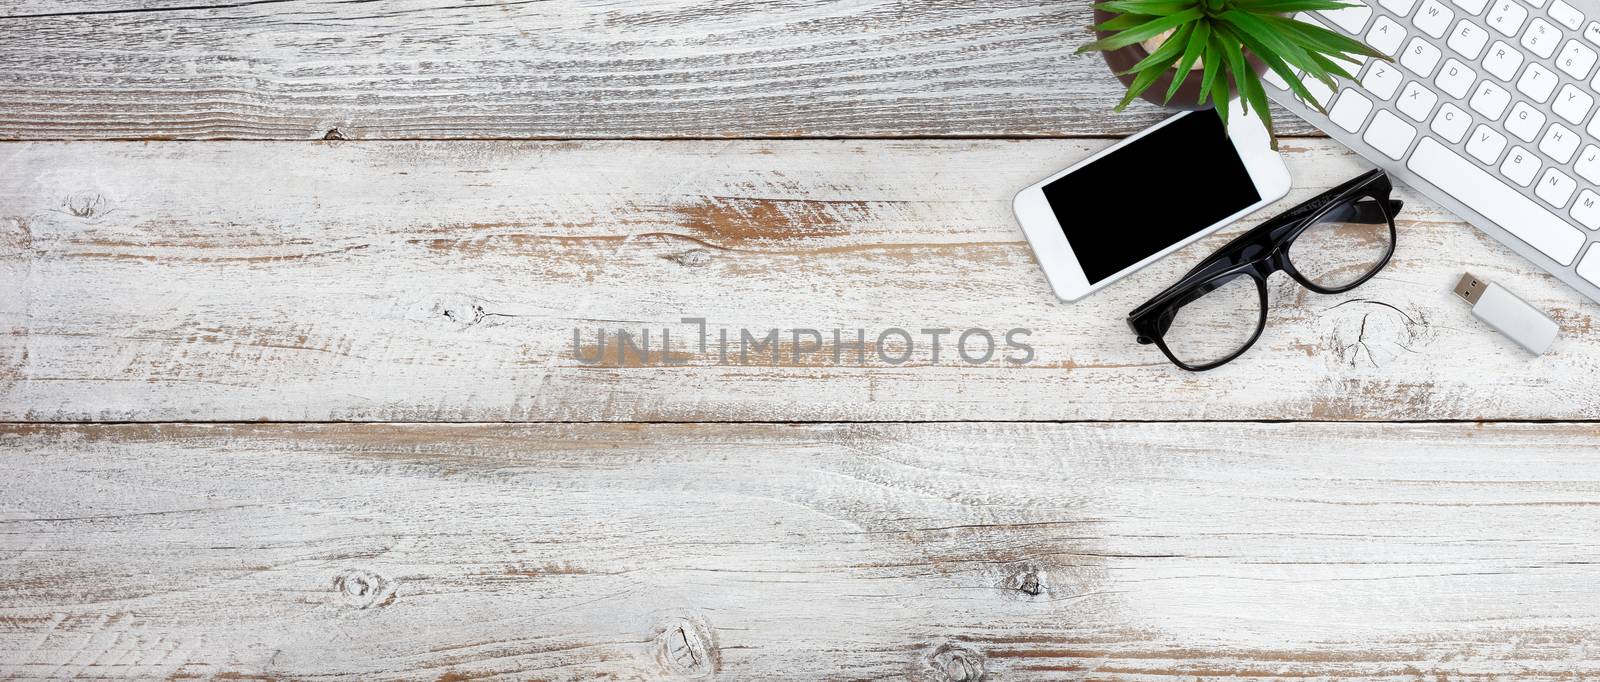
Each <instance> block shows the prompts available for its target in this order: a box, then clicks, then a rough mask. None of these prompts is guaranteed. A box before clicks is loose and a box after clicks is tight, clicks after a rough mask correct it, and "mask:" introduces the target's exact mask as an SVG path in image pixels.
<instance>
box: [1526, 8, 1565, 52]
mask: <svg viewBox="0 0 1600 682" xmlns="http://www.w3.org/2000/svg"><path fill="white" fill-rule="evenodd" d="M1558 40H1561V30H1560V29H1558V28H1556V27H1555V25H1554V24H1551V23H1550V22H1548V21H1545V20H1543V19H1540V18H1538V17H1534V19H1533V21H1532V22H1531V23H1529V24H1528V32H1527V33H1524V34H1522V46H1523V47H1526V48H1528V50H1529V51H1530V52H1533V53H1534V54H1536V55H1539V58H1540V59H1549V58H1550V55H1553V54H1555V53H1556V41H1558Z"/></svg>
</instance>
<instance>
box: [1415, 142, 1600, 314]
mask: <svg viewBox="0 0 1600 682" xmlns="http://www.w3.org/2000/svg"><path fill="white" fill-rule="evenodd" d="M1406 167H1407V168H1410V169H1411V171H1412V172H1413V173H1416V174H1417V176H1418V177H1420V178H1422V179H1423V180H1426V181H1428V182H1430V183H1432V184H1433V186H1434V187H1437V188H1439V189H1440V190H1441V191H1443V192H1444V193H1445V194H1448V195H1450V196H1452V197H1455V198H1456V200H1457V201H1460V202H1461V203H1463V204H1466V205H1467V206H1469V207H1471V208H1472V209H1473V210H1475V211H1477V212H1478V213H1480V214H1482V215H1483V217H1484V218H1487V219H1488V220H1489V222H1491V223H1494V224H1496V225H1499V226H1500V227H1501V228H1503V229H1504V230H1506V231H1507V232H1510V233H1511V234H1513V235H1516V236H1517V238H1518V239H1521V240H1522V241H1525V242H1527V243H1528V245H1529V246H1532V247H1533V248H1535V249H1538V250H1539V251H1540V252H1542V253H1544V254H1545V255H1546V256H1549V257H1550V258H1551V259H1552V260H1554V261H1556V262H1557V263H1560V264H1562V265H1571V264H1572V262H1573V261H1574V260H1577V258H1578V249H1581V248H1583V243H1584V241H1585V240H1586V237H1585V236H1584V233H1583V231H1582V230H1579V229H1578V228H1576V227H1573V226H1572V225H1570V224H1568V223H1567V222H1566V221H1564V220H1562V219H1560V218H1558V217H1556V215H1555V214H1553V213H1551V212H1549V211H1547V210H1545V209H1544V207H1542V206H1540V205H1539V204H1537V203H1534V201H1533V200H1532V199H1529V198H1528V197H1525V196H1523V195H1522V193H1521V192H1518V191H1516V190H1514V189H1511V188H1510V187H1509V186H1507V185H1506V184H1505V183H1504V182H1502V181H1501V180H1500V179H1499V178H1496V177H1494V176H1493V175H1490V174H1489V173H1488V172H1486V171H1484V170H1483V169H1481V168H1478V167H1477V166H1475V165H1472V164H1471V163H1470V162H1468V161H1467V160H1466V159H1463V158H1461V157H1460V156H1458V155H1457V154H1456V153H1455V152H1453V151H1450V149H1449V148H1447V147H1445V146H1444V145H1443V144H1440V143H1439V141H1438V140H1435V139H1433V138H1431V137H1425V138H1422V142H1420V143H1418V144H1417V149H1416V151H1415V152H1412V154H1411V160H1410V161H1408V162H1407V163H1406ZM1594 276H1595V278H1596V279H1595V281H1596V282H1597V283H1600V267H1597V268H1596V272H1595V273H1594Z"/></svg>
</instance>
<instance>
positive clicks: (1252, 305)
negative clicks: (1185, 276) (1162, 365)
mask: <svg viewBox="0 0 1600 682" xmlns="http://www.w3.org/2000/svg"><path fill="white" fill-rule="evenodd" d="M1191 295H1192V296H1195V298H1192V299H1191V300H1189V301H1188V302H1187V303H1185V304H1183V306H1182V307H1180V308H1178V310H1177V313H1176V314H1175V315H1174V317H1173V318H1172V324H1171V326H1170V327H1168V328H1167V330H1166V332H1165V333H1163V334H1162V335H1161V339H1162V341H1163V342H1164V343H1165V344H1166V346H1167V350H1168V351H1170V352H1171V353H1172V355H1173V357H1174V358H1176V359H1177V360H1178V361H1179V362H1182V363H1184V364H1187V365H1190V366H1195V367H1199V366H1203V365H1208V364H1211V363H1214V362H1218V361H1220V360H1224V359H1226V358H1228V357H1230V356H1232V355H1234V354H1235V353H1238V352H1239V350H1240V349H1242V348H1244V347H1245V345H1246V344H1248V343H1250V339H1251V338H1253V337H1254V336H1255V335H1256V328H1257V327H1259V326H1260V324H1261V294H1260V290H1259V289H1258V288H1257V286H1256V281H1255V280H1254V279H1253V278H1251V277H1250V276H1249V275H1243V274H1239V275H1231V276H1229V277H1226V278H1223V279H1217V280H1212V281H1211V282H1209V283H1207V284H1205V285H1204V286H1202V287H1201V288H1200V289H1198V290H1196V292H1195V293H1194V294H1191Z"/></svg>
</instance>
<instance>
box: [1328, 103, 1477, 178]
mask: <svg viewBox="0 0 1600 682" xmlns="http://www.w3.org/2000/svg"><path fill="white" fill-rule="evenodd" d="M1469 125H1472V115H1471V114H1468V113H1467V112H1465V111H1462V110H1461V108H1460V107H1457V106H1456V105H1454V104H1451V103H1449V102H1445V103H1444V106H1441V107H1439V113H1438V114H1436V115H1435V116H1434V117H1433V126H1432V127H1433V132H1436V133H1438V134H1439V135H1440V136H1442V137H1444V139H1446V140H1449V141H1450V144H1455V143H1457V142H1460V141H1461V138H1463V137H1466V136H1467V126H1469ZM1352 132H1354V131H1352ZM1489 163H1493V161H1490V162H1489Z"/></svg>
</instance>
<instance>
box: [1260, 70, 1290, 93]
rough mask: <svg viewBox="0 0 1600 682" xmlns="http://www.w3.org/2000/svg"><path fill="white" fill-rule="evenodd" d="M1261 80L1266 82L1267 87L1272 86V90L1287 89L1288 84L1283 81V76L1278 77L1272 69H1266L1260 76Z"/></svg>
mask: <svg viewBox="0 0 1600 682" xmlns="http://www.w3.org/2000/svg"><path fill="white" fill-rule="evenodd" d="M1261 80H1264V81H1266V82H1267V85H1270V86H1272V87H1274V88H1277V89H1279V90H1288V89H1289V82H1288V81H1285V80H1284V79H1283V76H1279V75H1278V72H1277V71H1273V70H1272V69H1267V72H1266V73H1264V74H1261Z"/></svg>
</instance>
